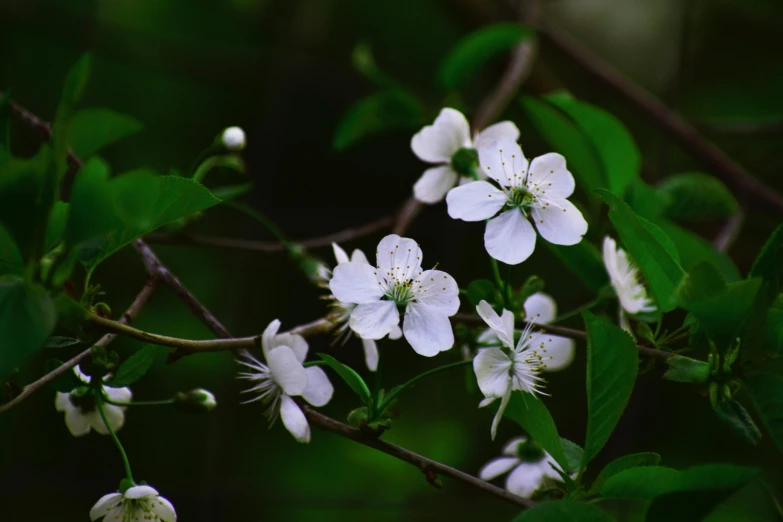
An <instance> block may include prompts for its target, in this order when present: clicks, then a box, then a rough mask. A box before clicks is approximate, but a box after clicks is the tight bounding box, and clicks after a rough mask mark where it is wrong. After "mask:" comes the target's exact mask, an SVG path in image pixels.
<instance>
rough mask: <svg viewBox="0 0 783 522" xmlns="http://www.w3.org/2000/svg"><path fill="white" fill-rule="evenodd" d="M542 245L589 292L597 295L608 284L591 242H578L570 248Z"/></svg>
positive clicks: (601, 261) (548, 244)
mask: <svg viewBox="0 0 783 522" xmlns="http://www.w3.org/2000/svg"><path fill="white" fill-rule="evenodd" d="M543 243H544V244H545V245H546V246H547V247H548V248H549V250H550V251H552V253H554V254H555V256H556V257H557V258H558V259H560V261H562V263H563V264H564V265H565V266H566V267H567V268H569V269H570V270H571V271H572V272H573V273H574V274H576V276H577V277H578V278H579V279H580V280H581V281H582V284H584V285H585V287H587V288H588V289H589V290H590V291H591V292H593V293H596V294H597V293H598V292H600V291H601V289H602V288H603V287H605V286H606V285H608V284H609V275H608V274H607V273H606V267H605V266H604V261H603V258H602V257H601V253H600V252H599V251H598V249H597V248H596V247H595V245H593V244H592V243H591V242H589V241H580V242H579V243H577V244H575V245H572V246H562V245H555V244H553V243H550V242H548V241H543Z"/></svg>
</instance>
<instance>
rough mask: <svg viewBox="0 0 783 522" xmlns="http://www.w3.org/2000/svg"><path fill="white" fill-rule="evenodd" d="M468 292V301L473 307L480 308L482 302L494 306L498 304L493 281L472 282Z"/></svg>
mask: <svg viewBox="0 0 783 522" xmlns="http://www.w3.org/2000/svg"><path fill="white" fill-rule="evenodd" d="M467 292H468V301H470V304H472V305H473V306H478V304H479V303H480V302H481V301H486V302H488V303H489V304H491V305H494V304H495V302H496V295H497V292H496V290H495V285H494V284H492V281H488V280H486V279H476V280H475V281H471V282H470V284H469V285H468V288H467Z"/></svg>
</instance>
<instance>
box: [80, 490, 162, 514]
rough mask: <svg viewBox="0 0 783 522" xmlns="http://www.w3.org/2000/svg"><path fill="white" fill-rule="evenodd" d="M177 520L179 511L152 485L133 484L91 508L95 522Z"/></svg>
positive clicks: (101, 499)
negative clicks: (97, 521)
mask: <svg viewBox="0 0 783 522" xmlns="http://www.w3.org/2000/svg"><path fill="white" fill-rule="evenodd" d="M99 518H103V520H104V522H136V521H139V522H140V521H142V520H143V521H150V522H176V521H177V512H176V511H174V506H173V505H172V504H171V502H169V501H168V500H167V499H165V498H163V497H161V496H160V494H159V493H158V492H157V490H156V489H155V488H152V487H150V486H133V487H130V488H128V489H127V490H126V491H125V493H109V494H108V495H104V496H103V497H101V498H100V500H98V502H96V503H95V505H94V506H93V507H92V509H91V510H90V520H92V521H93V522H94V521H95V520H98V519H99Z"/></svg>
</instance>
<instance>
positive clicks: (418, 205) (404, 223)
mask: <svg viewBox="0 0 783 522" xmlns="http://www.w3.org/2000/svg"><path fill="white" fill-rule="evenodd" d="M422 208H424V203H422V202H421V201H419V200H418V199H416V198H414V197H413V196H411V197H409V198H408V199H407V200H406V201H405V203H404V204H403V205H402V208H401V209H400V211H399V213H398V214H397V220H396V221H395V223H394V227H393V228H392V234H397V235H398V236H402V235H404V234H405V232H407V231H408V227H410V226H411V223H413V220H414V219H416V217H417V216H418V215H419V212H421V209H422Z"/></svg>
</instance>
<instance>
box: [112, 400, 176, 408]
mask: <svg viewBox="0 0 783 522" xmlns="http://www.w3.org/2000/svg"><path fill="white" fill-rule="evenodd" d="M104 401H105V402H106V403H107V404H113V405H115V406H165V405H168V404H174V399H164V400H160V401H133V402H115V401H113V400H111V399H109V398H104Z"/></svg>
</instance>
